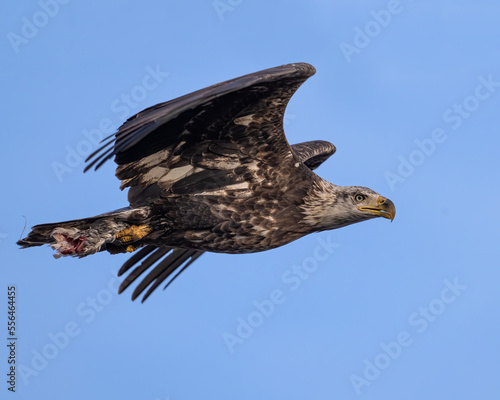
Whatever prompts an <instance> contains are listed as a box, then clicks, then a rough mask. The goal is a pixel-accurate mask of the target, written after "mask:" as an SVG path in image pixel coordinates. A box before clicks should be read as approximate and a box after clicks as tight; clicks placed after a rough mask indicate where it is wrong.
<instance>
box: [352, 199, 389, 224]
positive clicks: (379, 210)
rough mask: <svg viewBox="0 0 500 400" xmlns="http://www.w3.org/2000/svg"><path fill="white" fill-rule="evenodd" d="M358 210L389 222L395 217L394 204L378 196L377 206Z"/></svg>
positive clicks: (363, 207)
mask: <svg viewBox="0 0 500 400" xmlns="http://www.w3.org/2000/svg"><path fill="white" fill-rule="evenodd" d="M358 210H361V211H367V212H369V213H370V214H373V215H376V216H377V217H384V218H387V219H390V220H391V222H392V220H393V219H394V217H395V216H396V207H395V206H394V203H393V202H392V201H390V200H389V199H388V198H385V197H382V196H379V197H378V199H377V204H373V205H368V206H360V207H358Z"/></svg>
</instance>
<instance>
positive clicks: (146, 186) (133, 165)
mask: <svg viewBox="0 0 500 400" xmlns="http://www.w3.org/2000/svg"><path fill="white" fill-rule="evenodd" d="M314 72H315V69H314V67H313V66H311V65H309V64H304V63H298V64H289V65H284V66H280V67H276V68H271V69H267V70H264V71H260V72H256V73H253V74H249V75H245V76H242V77H240V78H236V79H232V80H229V81H226V82H223V83H219V84H217V85H213V86H210V87H208V88H205V89H202V90H199V91H196V92H194V93H191V94H188V95H186V96H182V97H179V98H177V99H174V100H171V101H168V102H166V103H162V104H158V105H156V106H153V107H150V108H148V109H146V110H144V111H141V112H140V113H138V114H137V115H135V116H133V117H132V118H130V119H129V120H127V121H126V122H125V123H124V124H123V125H122V126H121V127H120V128H119V129H118V132H117V133H116V134H115V136H114V137H112V138H110V139H109V141H108V142H107V143H105V144H104V146H103V147H102V148H100V149H99V150H97V151H96V152H95V153H94V154H92V155H91V156H89V159H88V161H89V164H88V166H87V167H86V170H87V169H89V168H91V167H93V166H95V168H96V169H97V168H99V167H100V166H101V165H102V163H104V162H105V161H106V160H108V159H109V158H111V157H113V156H114V157H115V162H116V163H117V164H118V167H117V170H116V176H117V177H118V178H119V179H120V180H121V181H122V184H121V188H122V189H123V188H126V187H131V189H130V191H129V201H130V203H131V205H132V206H139V205H145V204H150V203H152V202H153V201H154V200H155V199H158V198H159V196H160V194H162V196H176V195H183V194H195V193H196V194H199V193H204V194H205V193H207V194H208V192H215V191H218V190H225V191H229V190H244V189H250V188H251V187H252V185H258V184H260V182H262V181H266V182H268V184H269V185H276V183H277V182H275V180H276V179H284V178H286V177H287V176H286V175H287V174H288V173H298V171H297V172H296V171H292V169H289V168H287V169H286V170H283V171H280V173H276V167H277V166H278V165H280V164H282V163H283V161H284V160H289V162H290V163H293V162H294V161H293V160H294V155H293V153H292V150H291V148H290V146H289V144H288V142H287V140H286V137H285V133H284V131H283V116H284V113H285V108H286V105H287V103H288V101H289V100H290V98H291V97H292V95H293V93H294V92H295V91H296V90H297V88H298V87H299V86H300V85H301V84H302V83H303V82H304V81H305V80H306V79H307V78H308V77H310V76H311V75H313V74H314ZM271 175H272V176H271Z"/></svg>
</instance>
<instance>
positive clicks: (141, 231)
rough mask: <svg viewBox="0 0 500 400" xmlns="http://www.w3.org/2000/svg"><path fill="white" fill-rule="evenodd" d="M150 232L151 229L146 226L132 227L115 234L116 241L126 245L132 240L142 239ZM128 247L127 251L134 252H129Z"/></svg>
mask: <svg viewBox="0 0 500 400" xmlns="http://www.w3.org/2000/svg"><path fill="white" fill-rule="evenodd" d="M152 230H153V228H151V227H150V226H148V225H132V226H131V227H129V228H127V229H124V230H122V231H120V232H118V233H117V234H116V239H118V240H119V241H120V242H123V243H127V242H131V241H133V240H139V239H142V238H143V237H144V236H146V235H148V234H150V233H151V231H152ZM129 247H132V246H129ZM129 247H127V251H129V252H131V251H134V250H129Z"/></svg>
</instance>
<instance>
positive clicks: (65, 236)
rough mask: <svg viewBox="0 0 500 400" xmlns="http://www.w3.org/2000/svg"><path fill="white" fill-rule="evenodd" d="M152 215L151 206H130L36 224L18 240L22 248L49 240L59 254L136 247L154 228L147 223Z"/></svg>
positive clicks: (124, 249) (123, 250) (72, 254)
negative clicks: (92, 215)
mask: <svg viewBox="0 0 500 400" xmlns="http://www.w3.org/2000/svg"><path fill="white" fill-rule="evenodd" d="M148 215H149V208H147V207H143V208H137V209H132V208H130V207H127V208H125V209H120V210H116V211H112V212H109V213H106V214H101V215H97V216H95V217H90V218H82V219H76V220H71V221H64V222H56V223H50V224H41V225H36V226H34V227H33V228H32V231H31V232H30V233H29V234H28V236H26V237H25V238H24V239H21V240H19V241H18V242H17V244H18V245H19V246H21V247H22V248H27V247H33V246H41V245H44V244H48V245H50V246H51V247H52V248H53V249H54V250H56V251H57V253H56V254H54V257H56V258H59V257H61V256H75V257H85V256H88V255H89V254H94V253H97V252H99V251H102V250H108V251H109V252H110V253H122V252H126V251H132V250H135V249H136V248H137V247H140V246H137V245H136V243H135V242H136V241H137V240H138V239H142V238H143V237H144V236H146V235H147V234H148V233H150V232H151V230H152V229H151V228H150V227H149V226H148V225H147V223H146V222H147V217H148ZM138 224H141V225H140V226H138ZM133 234H136V235H135V236H134V235H133Z"/></svg>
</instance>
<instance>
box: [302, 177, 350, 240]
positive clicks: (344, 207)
mask: <svg viewBox="0 0 500 400" xmlns="http://www.w3.org/2000/svg"><path fill="white" fill-rule="evenodd" d="M301 209H302V214H303V216H304V217H303V220H302V223H303V224H305V225H308V227H309V229H310V230H311V231H312V232H317V231H323V230H327V229H336V228H341V227H343V226H346V225H350V224H353V223H355V222H358V221H357V220H353V218H352V215H351V213H350V207H349V203H348V202H347V201H346V196H345V193H344V192H343V189H342V186H336V185H334V184H333V183H330V182H328V181H325V180H324V179H321V178H320V179H318V180H316V181H315V182H314V183H313V185H312V186H311V189H310V190H309V192H308V194H307V196H306V197H305V199H304V203H303V204H302V205H301Z"/></svg>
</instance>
